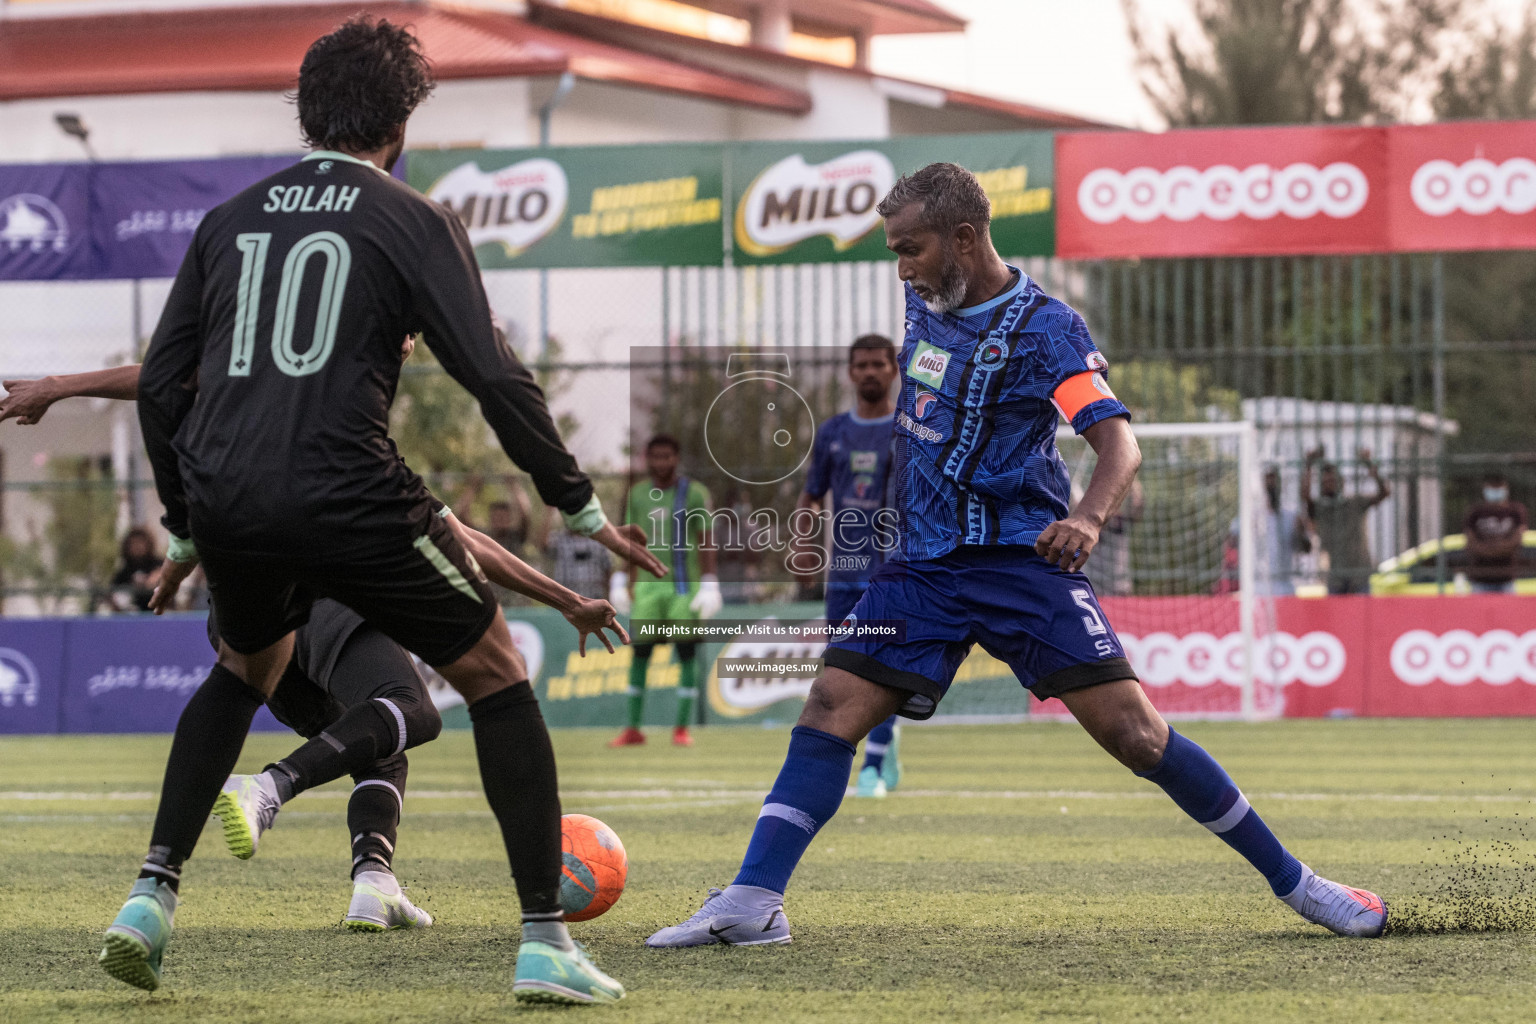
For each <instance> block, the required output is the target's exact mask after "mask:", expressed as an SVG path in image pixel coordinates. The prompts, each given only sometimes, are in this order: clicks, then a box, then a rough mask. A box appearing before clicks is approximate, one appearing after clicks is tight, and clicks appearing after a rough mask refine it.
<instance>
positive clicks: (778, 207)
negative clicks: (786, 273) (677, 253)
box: [727, 132, 1056, 264]
mask: <svg viewBox="0 0 1536 1024" xmlns="http://www.w3.org/2000/svg"><path fill="white" fill-rule="evenodd" d="M1053 139H1054V136H1053V135H1052V133H1050V132H1010V133H1007V134H987V135H932V136H910V137H903V138H896V139H882V140H879V141H870V142H815V143H783V142H763V143H743V144H741V145H735V146H731V147H729V148H728V150H727V156H728V160H729V166H730V178H731V197H730V201H731V210H732V221H731V236H732V239H733V246H734V250H733V251H734V259H735V261H736V263H737V264H751V263H820V262H825V261H830V260H878V259H894V257H893V256H892V255H891V253H890V252H889V251H888V250H887V249H886V248H885V234H884V232H883V231H882V230H881V220H880V215H879V213H877V212H876V210H875V205H876V204H877V203H878V202H879V201H880V199H881V198H882V197H883V196H884V195H885V193H886V192H887V191H888V190H889V189H890V187H891V185H893V184H894V183H895V181H896V179H897V178H898V177H899V176H901V175H903V174H909V173H911V172H912V171H915V170H917V169H918V168H920V167H923V166H925V165H927V164H930V163H934V162H935V161H949V162H951V163H957V164H960V165H962V166H964V167H966V168H968V169H970V170H971V171H973V172H974V173H975V174H976V176H977V177H978V178H980V179H981V184H982V187H983V188H985V189H986V191H987V195H988V196H990V197H991V199H992V241H993V243H994V244H995V245H996V246H997V251H998V252H999V253H1000V254H1001V255H1003V256H1004V257H1011V256H1049V255H1051V254H1052V253H1053V252H1054V251H1055V247H1056V224H1055V212H1054V202H1053V184H1054V176H1053V174H1054V164H1053V160H1052V154H1053Z"/></svg>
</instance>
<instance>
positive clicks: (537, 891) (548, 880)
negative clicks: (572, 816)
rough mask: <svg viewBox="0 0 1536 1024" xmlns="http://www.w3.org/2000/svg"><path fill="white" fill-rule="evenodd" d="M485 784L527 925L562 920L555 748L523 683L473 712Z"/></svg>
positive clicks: (487, 699) (478, 704) (477, 703)
mask: <svg viewBox="0 0 1536 1024" xmlns="http://www.w3.org/2000/svg"><path fill="white" fill-rule="evenodd" d="M469 718H470V721H471V722H472V723H473V724H474V730H475V753H476V755H477V756H478V757H479V761H480V781H481V782H482V783H483V784H484V786H485V796H486V799H487V800H489V801H490V804H491V811H492V812H493V813H494V814H495V815H496V820H497V821H498V822H499V823H500V824H501V838H502V841H503V842H504V843H505V844H506V847H507V860H508V861H509V862H510V863H511V866H512V877H513V879H514V880H515V881H516V883H517V898H518V901H519V902H520V903H521V904H522V908H523V919H524V920H525V921H552V922H559V921H560V920H561V910H560V864H561V859H560V791H559V780H558V779H557V778H556V774H555V748H554V746H553V745H552V744H551V743H550V741H549V730H548V729H546V728H545V727H544V716H543V715H542V714H541V713H540V712H539V702H538V699H537V698H536V697H534V695H533V687H532V686H530V685H529V684H528V683H527V682H526V681H524V682H521V683H518V684H516V685H515V686H510V687H508V688H507V689H505V690H498V691H497V692H495V693H493V694H491V695H490V696H489V697H483V698H481V699H480V700H477V701H475V703H473V704H471V705H470V706H469Z"/></svg>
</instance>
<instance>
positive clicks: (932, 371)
mask: <svg viewBox="0 0 1536 1024" xmlns="http://www.w3.org/2000/svg"><path fill="white" fill-rule="evenodd" d="M947 369H949V353H948V352H945V351H944V350H943V349H941V348H938V347H936V346H934V345H930V344H928V343H927V342H926V341H920V342H918V343H917V350H916V351H914V352H913V353H912V361H911V362H910V363H908V364H907V376H908V377H911V378H913V379H914V380H926V381H927V382H928V383H930V384H932V385H933V386H934V387H943V386H944V371H945V370H947Z"/></svg>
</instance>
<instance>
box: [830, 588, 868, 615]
mask: <svg viewBox="0 0 1536 1024" xmlns="http://www.w3.org/2000/svg"><path fill="white" fill-rule="evenodd" d="M868 589H869V583H868V582H864V583H828V584H827V621H828V622H830V623H833V624H836V623H839V622H842V621H843V620H844V619H846V618H847V617H848V613H849V612H851V611H853V606H854V605H856V604H858V603H859V598H861V597H863V596H864V591H866V590H868Z"/></svg>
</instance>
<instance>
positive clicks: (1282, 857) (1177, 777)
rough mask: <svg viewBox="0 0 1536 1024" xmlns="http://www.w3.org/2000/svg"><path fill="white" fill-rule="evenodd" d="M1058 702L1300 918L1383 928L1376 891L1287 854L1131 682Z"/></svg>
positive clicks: (1331, 925) (1348, 931)
mask: <svg viewBox="0 0 1536 1024" xmlns="http://www.w3.org/2000/svg"><path fill="white" fill-rule="evenodd" d="M1061 700H1062V703H1064V704H1066V706H1067V708H1068V710H1070V711H1071V712H1072V714H1073V716H1074V717H1076V718H1077V720H1078V722H1079V723H1081V725H1082V726H1083V728H1084V729H1086V730H1087V731H1088V735H1090V736H1092V737H1093V738H1094V739H1095V740H1096V741H1097V742H1098V744H1099V745H1100V746H1101V747H1103V748H1104V749H1105V750H1107V751H1108V752H1109V753H1110V754H1111V755H1112V756H1113V757H1114V758H1115V760H1117V761H1119V762H1120V763H1121V764H1123V765H1125V766H1126V767H1127V768H1129V769H1131V771H1133V772H1135V773H1136V774H1137V775H1139V776H1141V777H1142V778H1144V779H1147V780H1149V781H1151V782H1155V783H1156V784H1157V785H1158V786H1160V787H1162V789H1163V791H1164V792H1165V793H1167V794H1168V795H1169V796H1170V797H1171V798H1172V799H1173V802H1174V803H1176V804H1178V805H1179V808H1180V809H1181V810H1183V811H1184V813H1186V814H1188V815H1189V816H1190V817H1191V818H1194V819H1195V820H1196V821H1198V822H1199V823H1200V824H1202V825H1204V826H1205V827H1206V828H1208V829H1210V830H1211V831H1212V832H1214V833H1216V835H1217V836H1219V837H1220V838H1221V839H1222V841H1223V842H1225V843H1226V844H1227V845H1228V846H1230V847H1232V849H1234V850H1236V851H1237V852H1238V853H1240V854H1242V855H1243V857H1244V858H1246V859H1247V861H1248V863H1250V864H1252V865H1253V866H1254V868H1255V869H1257V870H1258V872H1259V873H1260V874H1262V875H1263V876H1264V877H1265V879H1266V880H1267V881H1268V882H1269V884H1270V888H1271V889H1272V890H1273V891H1274V894H1275V895H1276V896H1278V897H1279V898H1280V899H1281V900H1283V901H1284V902H1285V903H1286V904H1287V905H1288V906H1290V907H1291V908H1292V909H1293V910H1295V911H1296V912H1297V913H1298V914H1300V915H1301V916H1302V917H1303V918H1305V919H1306V920H1308V921H1311V922H1312V923H1313V924H1320V925H1322V926H1323V927H1324V928H1327V929H1328V930H1329V931H1331V932H1334V933H1335V934H1337V935H1346V936H1350V937H1354V938H1375V937H1377V936H1379V935H1381V934H1382V932H1383V931H1385V930H1386V926H1387V907H1386V904H1385V903H1383V902H1382V900H1381V897H1379V896H1377V895H1376V894H1375V893H1372V892H1367V891H1365V890H1364V889H1353V888H1350V887H1349V886H1347V885H1340V884H1339V883H1337V882H1331V881H1329V880H1328V879H1326V878H1323V877H1322V876H1320V875H1318V874H1315V873H1314V872H1313V871H1312V869H1311V868H1309V867H1307V866H1306V865H1305V864H1303V863H1302V862H1301V861H1299V860H1297V859H1296V858H1295V857H1294V856H1292V855H1291V853H1290V851H1288V850H1287V849H1286V848H1285V847H1284V846H1282V845H1281V844H1280V841H1279V840H1278V839H1276V838H1275V836H1274V833H1272V832H1271V831H1270V830H1269V827H1268V826H1267V825H1265V824H1264V821H1263V819H1261V818H1260V817H1259V813H1258V812H1257V811H1255V810H1254V809H1253V808H1251V807H1250V806H1249V805H1248V799H1247V798H1246V797H1244V796H1243V794H1242V791H1241V790H1239V789H1238V788H1237V786H1236V785H1235V784H1233V782H1232V780H1231V778H1229V777H1228V775H1227V773H1226V772H1225V771H1223V770H1222V768H1221V766H1220V765H1219V764H1217V763H1216V761H1215V759H1214V758H1212V757H1211V755H1210V754H1207V753H1206V752H1205V751H1204V750H1203V749H1202V748H1201V747H1200V746H1199V745H1198V744H1196V743H1194V742H1192V741H1191V740H1188V739H1186V738H1185V737H1183V736H1181V735H1179V734H1178V733H1177V732H1175V731H1174V730H1173V729H1171V728H1169V726H1168V723H1167V722H1165V721H1164V720H1163V716H1162V715H1160V714H1158V712H1157V709H1156V708H1154V707H1153V706H1152V702H1151V701H1149V700H1147V695H1146V694H1145V693H1144V692H1143V691H1142V689H1141V685H1140V684H1139V683H1137V682H1136V681H1135V680H1132V679H1121V680H1119V681H1117V682H1112V683H1104V684H1102V685H1099V686H1090V687H1087V688H1085V689H1081V690H1073V691H1071V692H1069V693H1065V694H1062V697H1061Z"/></svg>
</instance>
